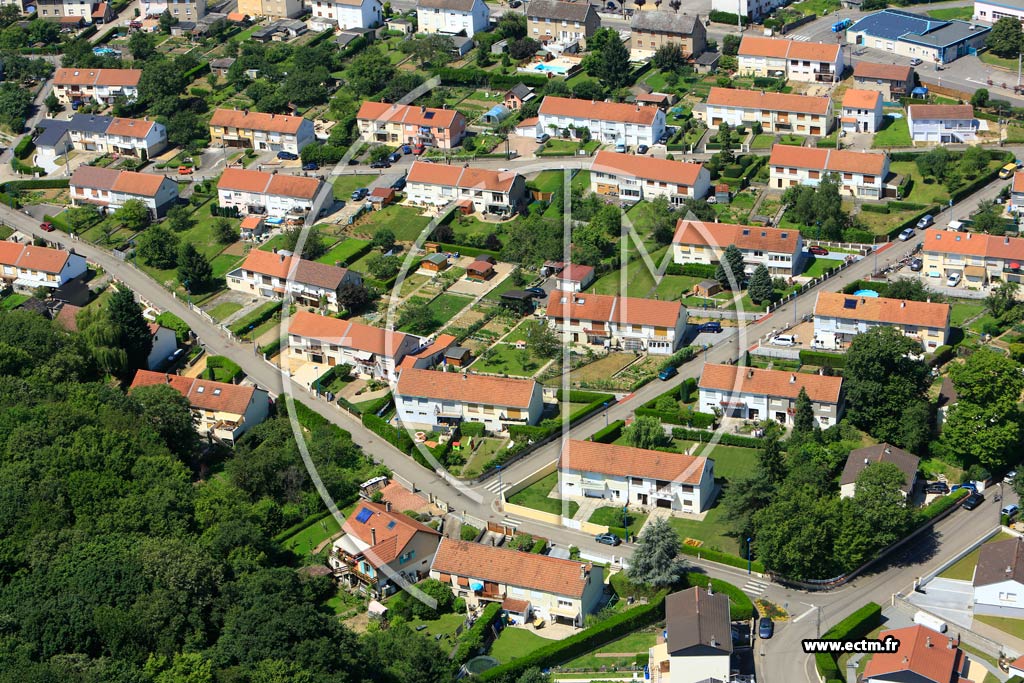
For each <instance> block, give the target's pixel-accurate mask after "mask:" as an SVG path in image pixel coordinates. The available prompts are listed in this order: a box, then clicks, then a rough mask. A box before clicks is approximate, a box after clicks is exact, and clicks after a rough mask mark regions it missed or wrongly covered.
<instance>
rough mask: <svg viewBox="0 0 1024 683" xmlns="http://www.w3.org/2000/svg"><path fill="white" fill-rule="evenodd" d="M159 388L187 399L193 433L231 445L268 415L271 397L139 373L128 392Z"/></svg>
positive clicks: (245, 388) (250, 389) (252, 389)
mask: <svg viewBox="0 0 1024 683" xmlns="http://www.w3.org/2000/svg"><path fill="white" fill-rule="evenodd" d="M160 384H166V385H167V386H169V387H171V388H172V389H174V390H175V391H177V392H178V393H179V394H181V395H182V396H184V397H185V398H187V399H188V402H189V406H190V407H191V409H192V419H193V420H194V421H195V425H196V431H198V432H199V434H200V435H201V436H205V437H207V438H208V439H217V440H218V441H222V442H224V443H227V444H234V443H235V442H236V441H238V439H239V438H240V437H241V436H242V435H243V434H245V433H246V432H247V431H248V430H250V429H252V428H253V427H255V426H256V425H258V424H260V423H261V422H263V421H264V420H266V419H267V417H268V416H269V415H270V394H268V393H267V391H266V390H264V389H260V388H259V387H256V386H254V385H251V384H229V383H228V382H215V381H213V380H208V379H199V378H198V377H182V376H181V375H168V374H166V373H163V372H151V371H149V370H139V371H138V372H136V373H135V379H133V380H132V385H131V389H136V388H138V387H148V386H154V385H160Z"/></svg>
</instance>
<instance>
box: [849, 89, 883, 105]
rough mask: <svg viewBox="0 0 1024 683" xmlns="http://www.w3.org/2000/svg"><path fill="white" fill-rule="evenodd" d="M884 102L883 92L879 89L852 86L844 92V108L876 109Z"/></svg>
mask: <svg viewBox="0 0 1024 683" xmlns="http://www.w3.org/2000/svg"><path fill="white" fill-rule="evenodd" d="M881 103H882V93H880V92H878V91H877V90H857V89H856V88H850V89H849V90H847V91H846V92H845V93H843V108H844V109H874V108H875V107H877V106H878V105H880V104H881Z"/></svg>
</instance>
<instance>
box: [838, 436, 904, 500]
mask: <svg viewBox="0 0 1024 683" xmlns="http://www.w3.org/2000/svg"><path fill="white" fill-rule="evenodd" d="M876 462H888V463H892V464H893V465H896V467H898V468H899V469H900V472H903V486H901V487H900V488H902V489H903V491H904V492H905V493H910V487H911V485H912V484H913V483H914V479H915V478H916V477H917V468H918V465H919V464H920V462H921V460H920V458H918V457H917V456H916V455H914V454H913V453H908V452H907V451H905V450H903V449H902V448H896V446H890V445H889V444H887V443H880V444H876V445H874V446H868V447H866V448H858V449H857V450H855V451H850V455H849V457H847V458H846V466H845V467H844V468H843V476H842V477H841V478H840V479H839V483H840V485H844V484H854V483H856V482H857V477H859V476H860V473H861V472H863V471H864V470H865V469H867V467H868V466H869V465H870V464H871V463H876Z"/></svg>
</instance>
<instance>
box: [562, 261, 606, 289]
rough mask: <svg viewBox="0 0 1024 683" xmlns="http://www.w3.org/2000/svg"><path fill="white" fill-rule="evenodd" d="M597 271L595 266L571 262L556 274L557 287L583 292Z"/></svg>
mask: <svg viewBox="0 0 1024 683" xmlns="http://www.w3.org/2000/svg"><path fill="white" fill-rule="evenodd" d="M596 272H597V271H595V270H594V267H593V266H585V265H583V264H581V263H570V264H568V265H566V266H565V267H564V268H562V270H561V271H560V272H559V273H558V274H557V275H555V277H554V280H555V289H558V290H561V291H563V292H582V291H583V290H584V289H586V288H587V287H589V286H590V283H592V282H593V281H594V278H595V276H596Z"/></svg>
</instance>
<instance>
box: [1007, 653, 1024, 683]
mask: <svg viewBox="0 0 1024 683" xmlns="http://www.w3.org/2000/svg"><path fill="white" fill-rule="evenodd" d="M1009 668H1010V671H1009V674H1010V677H1011V678H1013V677H1014V676H1019V677H1020V678H1024V655H1021V656H1020V657H1017V659H1015V660H1013V661H1012V662H1010V663H1009Z"/></svg>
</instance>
